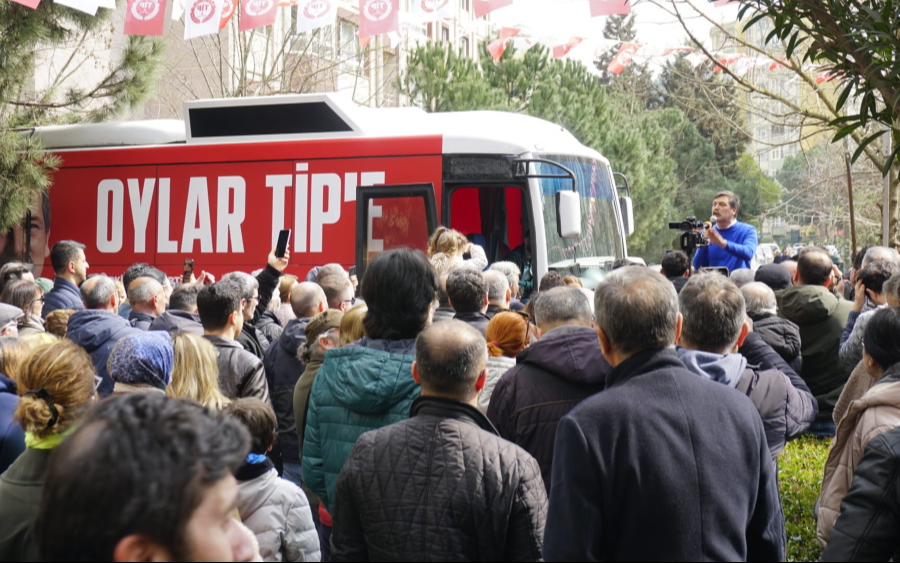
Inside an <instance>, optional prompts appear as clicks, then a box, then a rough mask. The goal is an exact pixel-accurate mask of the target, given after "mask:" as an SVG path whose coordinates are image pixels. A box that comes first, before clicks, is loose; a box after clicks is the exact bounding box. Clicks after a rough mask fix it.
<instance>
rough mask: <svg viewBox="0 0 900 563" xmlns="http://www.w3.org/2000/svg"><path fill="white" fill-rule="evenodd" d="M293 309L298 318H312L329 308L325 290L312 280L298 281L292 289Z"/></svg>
mask: <svg viewBox="0 0 900 563" xmlns="http://www.w3.org/2000/svg"><path fill="white" fill-rule="evenodd" d="M291 309H293V310H294V315H296V316H297V318H298V319H311V318H313V317H315V316H316V315H318V314H319V313H321V312H322V311H325V310H327V309H328V300H327V299H326V298H325V290H323V289H322V288H321V287H319V284H315V283H312V282H303V283H298V284H297V285H295V286H294V288H293V289H291Z"/></svg>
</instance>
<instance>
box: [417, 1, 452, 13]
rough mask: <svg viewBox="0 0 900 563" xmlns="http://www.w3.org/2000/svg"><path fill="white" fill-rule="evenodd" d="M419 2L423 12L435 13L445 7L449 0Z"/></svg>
mask: <svg viewBox="0 0 900 563" xmlns="http://www.w3.org/2000/svg"><path fill="white" fill-rule="evenodd" d="M421 2H422V11H423V12H437V11H439V10H441V9H443V8H444V7H446V6H447V4H449V3H450V0H421Z"/></svg>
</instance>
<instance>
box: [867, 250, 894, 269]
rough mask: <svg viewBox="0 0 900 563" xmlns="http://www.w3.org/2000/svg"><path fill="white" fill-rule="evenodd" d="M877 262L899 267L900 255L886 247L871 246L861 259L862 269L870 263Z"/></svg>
mask: <svg viewBox="0 0 900 563" xmlns="http://www.w3.org/2000/svg"><path fill="white" fill-rule="evenodd" d="M879 260H881V261H883V262H890V263H891V264H894V265H896V266H900V253H898V252H897V251H896V250H894V249H893V248H888V247H887V246H873V247H872V248H870V249H869V250H868V251H867V252H866V255H865V257H863V261H862V267H863V268H865V267H866V266H868V265H869V264H871V263H872V262H876V261H879ZM861 269H862V268H861Z"/></svg>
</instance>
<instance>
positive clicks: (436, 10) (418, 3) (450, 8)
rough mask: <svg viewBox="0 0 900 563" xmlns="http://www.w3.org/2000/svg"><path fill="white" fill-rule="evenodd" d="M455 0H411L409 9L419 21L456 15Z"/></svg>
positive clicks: (444, 18) (429, 20)
mask: <svg viewBox="0 0 900 563" xmlns="http://www.w3.org/2000/svg"><path fill="white" fill-rule="evenodd" d="M456 4H457V2H456V0H411V5H410V11H411V12H412V14H413V16H415V18H416V19H417V20H418V21H420V22H434V21H440V20H446V19H450V18H454V17H456Z"/></svg>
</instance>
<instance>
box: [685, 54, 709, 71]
mask: <svg viewBox="0 0 900 563" xmlns="http://www.w3.org/2000/svg"><path fill="white" fill-rule="evenodd" d="M684 60H686V61H687V62H689V63H690V64H691V66H692V67H694V68H697V67H698V66H700V65H702V64H703V63H705V62H706V61H708V60H709V57H707V56H706V53H701V52H699V51H698V52H696V53H691V54H690V55H688V56H687V57H685V58H684Z"/></svg>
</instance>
